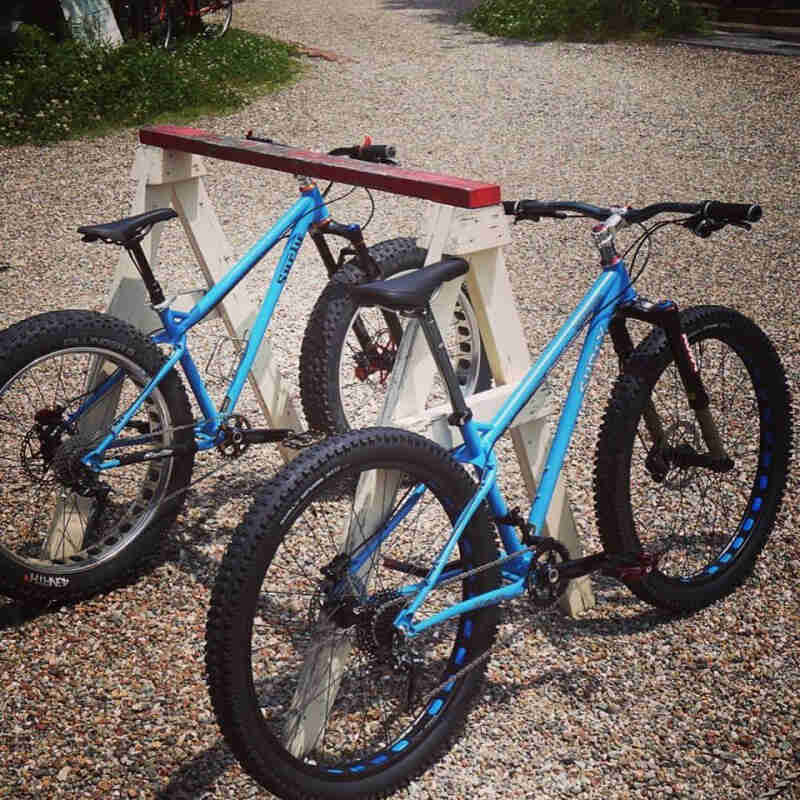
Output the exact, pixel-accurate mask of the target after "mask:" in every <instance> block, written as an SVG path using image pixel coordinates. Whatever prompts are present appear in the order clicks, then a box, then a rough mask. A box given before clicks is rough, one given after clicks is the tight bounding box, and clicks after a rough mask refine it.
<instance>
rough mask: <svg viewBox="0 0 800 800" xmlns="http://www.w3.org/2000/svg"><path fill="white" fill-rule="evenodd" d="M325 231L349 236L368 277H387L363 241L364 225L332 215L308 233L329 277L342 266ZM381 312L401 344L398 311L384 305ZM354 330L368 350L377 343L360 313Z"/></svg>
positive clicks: (392, 336)
mask: <svg viewBox="0 0 800 800" xmlns="http://www.w3.org/2000/svg"><path fill="white" fill-rule="evenodd" d="M326 233H329V234H332V235H333V236H341V237H342V238H343V239H347V241H348V242H350V244H351V245H352V246H353V251H352V252H353V253H354V254H355V256H356V258H357V259H358V263H359V265H360V267H361V269H362V271H363V272H364V274H365V275H366V276H367V279H368V280H370V281H375V280H380V279H381V278H384V277H386V276H385V275H384V274H383V273H382V272H381V269H380V266H379V265H378V264H377V262H376V261H375V259H374V258H373V257H372V256H371V255H370V253H369V249H368V248H367V245H366V242H365V241H364V236H363V234H362V231H361V227H360V226H358V225H341V224H340V223H338V222H334V221H333V220H332V219H330V217H329V218H327V219H325V220H322V222H319V223H317V224H316V225H312V226H311V228H309V235H310V236H311V240H312V241H313V242H314V244H315V245H316V248H317V251H318V252H319V255H320V258H321V259H322V263H323V264H325V269H327V271H328V277H329V278H330V277H333V274H334V273H335V272H336V271H337V270H338V269H339V267H340V266H341V264H339V263H337V262H336V260H335V259H334V257H333V253H331V249H330V247H328V243H327V242H326V241H325V234H326ZM381 313H382V314H383V319H384V321H385V322H386V327H387V328H388V329H389V334H390V336H391V339H392V342H394V344H395V346H399V344H400V339H402V337H403V326H402V325H401V324H400V320H399V318H398V316H397V314H395V313H393V312H391V311H386V310H385V309H381ZM353 332H354V333H355V335H356V338H357V339H358V344H359V346H360V347H361V349H362V350H363V351H364V352H369V351H370V350H371V349H372V348H373V347H374V342H373V341H372V337H371V336H370V335H369V331H368V330H367V328H366V326H365V325H364V323H363V321H362V320H361V316H360V315H359V316H358V317H357V318H356V319H355V321H354V322H353Z"/></svg>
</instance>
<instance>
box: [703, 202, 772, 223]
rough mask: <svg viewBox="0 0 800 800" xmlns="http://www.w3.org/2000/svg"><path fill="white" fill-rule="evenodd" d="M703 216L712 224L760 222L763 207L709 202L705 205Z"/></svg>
mask: <svg viewBox="0 0 800 800" xmlns="http://www.w3.org/2000/svg"><path fill="white" fill-rule="evenodd" d="M703 216H704V217H705V218H706V219H707V220H709V221H711V222H758V221H759V220H760V219H761V206H758V205H755V204H753V205H749V204H747V203H720V202H719V201H717V200H709V201H708V202H707V203H705V204H704V207H703Z"/></svg>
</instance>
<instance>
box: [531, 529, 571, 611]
mask: <svg viewBox="0 0 800 800" xmlns="http://www.w3.org/2000/svg"><path fill="white" fill-rule="evenodd" d="M533 553H534V555H533V559H532V561H531V565H530V567H529V569H528V575H527V577H526V578H525V585H526V588H527V590H528V599H529V600H530V601H531V603H533V605H534V606H536V607H537V608H548V607H550V606H552V605H553V604H554V603H556V602H557V601H558V599H559V598H560V597H561V595H562V594H564V592H565V591H566V588H567V584H568V583H569V580H568V579H567V578H564V577H563V576H562V575H561V574H560V573H559V571H558V566H557V565H558V564H559V563H561V562H563V561H569V559H570V554H569V550H567V548H566V547H565V546H564V545H563V544H561V542H559V541H558V540H556V539H549V538H548V539H542V541H541V542H540V543H539V544H537V546H536V549H535V550H534V551H533Z"/></svg>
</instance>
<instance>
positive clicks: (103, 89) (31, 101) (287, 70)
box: [0, 25, 300, 145]
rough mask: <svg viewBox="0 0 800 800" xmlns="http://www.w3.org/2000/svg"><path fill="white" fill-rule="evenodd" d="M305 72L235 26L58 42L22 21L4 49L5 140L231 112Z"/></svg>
mask: <svg viewBox="0 0 800 800" xmlns="http://www.w3.org/2000/svg"><path fill="white" fill-rule="evenodd" d="M299 70H300V62H299V61H298V59H297V58H296V52H295V49H294V48H293V47H291V46H290V45H286V44H283V43H282V42H276V41H273V40H271V39H266V38H264V37H261V36H255V35H253V34H250V33H245V32H244V31H239V30H231V31H228V33H227V35H225V36H223V37H222V38H219V39H212V40H206V39H203V38H201V37H193V38H188V39H185V40H183V41H180V42H179V43H178V45H177V46H176V47H175V48H174V49H172V50H164V49H161V48H158V47H154V46H152V45H151V44H149V43H147V42H145V41H132V42H126V43H125V44H123V45H122V46H120V47H117V48H113V47H110V46H107V45H98V44H87V43H84V42H80V41H76V40H66V41H63V42H60V43H56V41H55V40H54V39H53V38H52V37H51V36H49V35H48V34H46V33H44V32H43V31H41V30H40V29H38V28H35V27H32V26H26V25H22V26H20V28H19V31H18V35H17V38H16V43H15V46H14V48H13V49H11V50H8V51H6V52H4V53H0V144H3V145H17V144H25V143H33V144H45V143H48V142H54V141H58V140H61V139H71V138H75V137H77V136H85V135H97V134H100V133H103V132H106V131H108V130H110V129H117V128H124V127H130V126H135V125H141V124H144V123H149V122H154V121H157V120H158V118H159V117H160V116H163V115H169V118H170V119H171V120H182V121H184V120H188V119H191V118H192V117H196V116H199V115H201V114H209V113H215V114H220V113H229V112H231V111H235V110H236V109H238V108H242V107H243V106H244V105H246V104H247V103H248V102H249V98H250V96H251V95H255V94H260V93H263V92H265V91H269V90H271V89H274V88H276V87H278V86H280V85H282V84H284V83H286V82H288V81H290V80H292V79H293V78H294V77H295V75H296V74H297V73H298V71H299Z"/></svg>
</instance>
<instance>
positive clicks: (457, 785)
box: [0, 0, 800, 800]
mask: <svg viewBox="0 0 800 800" xmlns="http://www.w3.org/2000/svg"><path fill="white" fill-rule="evenodd" d="M464 6H465V3H464V2H461V3H452V2H451V3H445V2H443V0H346V2H339V3H336V4H331V3H323V2H320V1H319V0H305V1H304V2H303V3H297V2H290V1H289V0H269V1H268V0H247V2H244V3H242V4H239V5H237V7H236V17H237V21H238V24H240V25H242V26H243V27H246V28H248V29H250V30H255V31H266V32H268V33H270V34H273V35H275V36H278V37H281V38H284V39H288V40H292V41H297V42H301V43H303V44H304V45H307V46H309V47H312V48H318V49H320V50H323V51H326V52H329V53H335V54H337V55H338V56H339V58H338V59H337V60H326V59H324V58H309V59H307V63H306V71H305V74H304V76H303V77H302V79H301V80H299V81H298V82H297V83H296V84H294V85H293V86H291V87H289V88H287V89H285V90H283V91H281V92H280V93H278V94H276V95H271V96H268V97H263V98H260V99H257V100H255V101H254V102H253V104H252V105H251V106H249V107H248V108H247V109H246V110H245V111H243V112H241V113H239V114H236V115H232V116H229V117H224V118H214V119H204V120H200V121H199V123H198V125H199V126H202V127H208V128H210V129H213V130H215V131H218V132H221V133H232V134H239V133H241V132H243V131H244V130H246V129H248V128H251V127H252V128H256V129H259V130H262V131H264V132H265V133H268V134H269V135H270V136H273V137H275V138H276V139H278V140H279V141H291V142H295V143H298V144H304V145H307V146H309V147H311V148H315V149H327V148H329V147H331V146H335V145H341V144H346V143H349V142H353V141H356V140H357V137H359V136H361V135H362V134H363V133H365V132H369V133H371V134H372V136H373V138H374V139H375V140H376V141H384V142H393V143H395V144H397V145H398V149H399V152H400V154H401V159H402V161H403V163H404V164H407V165H418V166H421V167H425V168H428V169H432V170H439V171H442V172H447V173H450V174H456V175H464V176H468V177H471V178H476V179H484V180H492V181H497V182H499V183H500V184H501V185H502V186H503V192H504V196H505V197H506V198H513V197H519V196H525V197H540V198H572V199H585V200H588V201H596V202H600V203H602V202H613V201H616V202H630V203H632V204H634V205H644V204H646V203H649V202H655V201H657V200H668V199H671V200H703V199H708V198H717V199H723V200H733V201H758V202H760V203H761V204H762V205H763V207H764V209H765V216H764V221H763V222H762V223H760V224H759V225H757V226H756V227H755V229H754V230H753V232H752V233H750V234H744V233H743V232H741V231H737V230H733V229H729V230H727V231H725V232H723V233H722V234H720V235H717V236H716V237H715V238H713V239H711V240H709V241H704V242H701V241H700V240H698V239H695V238H691V237H689V235H688V234H681V233H680V232H677V231H676V232H674V235H673V233H670V232H668V233H665V234H663V235H662V236H661V237H660V238H658V239H657V241H656V247H655V248H654V253H653V258H652V259H651V262H650V265H649V267H648V270H647V271H646V273H645V274H644V276H643V278H642V280H641V290H642V292H643V293H644V294H645V295H648V296H652V297H674V298H675V299H676V300H678V301H679V302H680V303H681V304H682V305H691V304H693V303H697V302H721V303H725V304H728V305H731V306H734V307H736V308H738V309H739V310H741V311H742V312H744V313H746V314H749V315H751V316H753V317H755V318H756V319H758V320H759V322H760V323H761V324H762V326H763V327H764V328H765V329H766V330H767V332H768V333H769V334H770V336H771V337H772V338H773V340H774V342H775V343H776V345H777V347H778V348H779V350H780V353H781V355H782V358H783V359H784V363H785V366H786V369H787V372H788V374H789V379H790V383H791V386H792V390H793V393H794V396H795V397H797V396H798V390H799V389H800V386H798V383H800V333H798V322H800V312H799V311H798V308H799V306H798V297H799V296H800V278H798V271H797V269H796V266H795V264H794V258H793V257H794V253H795V250H796V246H797V243H798V241H800V222H798V216H799V215H800V189H799V188H798V186H800V184H798V180H797V178H798V163H800V150H799V149H798V144H797V143H798V134H799V133H800V131H799V130H798V120H799V119H800V79H799V78H798V71H797V61H796V60H794V59H791V58H780V57H773V56H760V55H745V54H737V53H731V52H722V51H710V50H700V49H691V48H688V47H684V46H679V45H670V46H659V45H646V46H645V45H638V44H610V45H585V44H541V45H532V44H524V43H519V42H511V41H498V40H492V39H489V38H487V37H484V36H482V35H479V34H476V33H474V32H472V31H471V30H469V29H467V28H465V27H463V26H461V25H459V24H457V21H456V19H455V15H454V13H453V12H454V11H456V10H460V9H461V7H464ZM456 7H457V8H456ZM332 8H335V9H336V13H335V14H334V15H332V14H331V9H332ZM135 146H136V131H135V130H128V131H123V132H121V133H119V134H115V135H113V136H108V137H104V138H101V139H96V140H92V141H77V142H67V143H63V144H60V145H57V146H53V147H47V148H32V147H22V148H17V149H13V150H5V149H0V178H2V186H3V189H4V191H3V192H2V195H0V325H3V326H4V325H7V324H10V323H12V322H15V321H17V320H19V319H22V318H24V317H26V316H28V315H30V314H32V313H35V312H40V311H44V310H47V309H54V308H59V307H63V306H66V305H68V306H71V307H75V308H80V307H87V308H95V309H101V308H103V306H104V296H105V294H106V292H107V291H108V289H109V286H110V281H111V276H112V274H113V269H114V264H115V254H114V253H112V252H111V251H110V249H109V248H104V247H101V246H87V245H83V244H81V243H80V242H79V237H78V236H77V235H76V234H75V228H76V227H77V226H78V225H80V224H83V223H87V222H90V221H103V220H106V219H110V218H114V217H116V216H122V215H124V214H125V213H126V212H127V209H128V208H129V206H130V202H131V197H132V189H133V187H132V184H131V182H130V180H129V172H130V166H131V164H132V163H133V155H134V148H135ZM207 167H208V170H209V178H208V186H209V191H210V194H211V197H212V198H213V201H214V203H215V206H216V208H217V210H218V212H219V215H220V219H221V220H222V223H223V226H224V228H225V231H226V233H227V234H228V237H229V239H230V241H231V243H232V244H233V247H234V249H235V250H236V252H237V253H241V252H243V249H244V248H245V247H246V245H247V244H248V243H249V242H250V241H252V240H253V239H254V237H255V235H256V234H257V232H258V231H261V230H263V229H265V227H266V225H267V224H268V221H269V220H271V219H273V218H274V216H275V214H276V213H277V212H278V211H279V209H282V208H283V207H285V204H286V202H287V197H289V196H292V194H293V192H294V184H293V181H292V180H291V178H290V177H289V176H286V175H283V174H279V173H267V172H264V171H258V170H253V169H246V168H240V167H236V166H232V165H229V164H222V163H214V162H208V163H207ZM336 210H337V214H338V217H339V218H340V219H342V220H348V221H349V220H351V219H361V218H363V217H364V216H366V214H367V213H368V204H367V203H366V201H365V200H363V194H362V195H361V196H354V197H353V198H350V199H348V200H347V201H343V202H342V203H341V204H339V205H338V207H337V209H336ZM420 210H421V206H420V204H418V203H417V201H409V200H405V199H401V198H394V197H390V196H385V195H381V196H378V209H377V212H376V214H375V218H374V220H373V222H372V224H371V226H370V228H369V230H368V238H369V241H372V242H375V241H379V240H380V239H383V238H387V237H390V236H394V235H401V234H406V235H408V234H412V233H413V232H414V231H415V229H416V224H417V221H418V219H419V214H420ZM174 227H175V231H173V232H172V233H171V234H169V235H166V236H165V240H164V245H163V250H162V256H163V259H164V264H163V265H162V266H161V267H159V272H158V274H159V275H160V276H166V279H167V282H168V283H171V284H174V285H177V286H186V285H187V283H188V285H192V281H194V278H193V277H192V276H193V275H194V268H193V267H192V266H191V264H192V257H191V254H190V253H189V251H188V249H187V248H186V246H185V244H184V243H183V242H182V241H181V236H180V235H178V233H177V227H178V226H174ZM593 260H594V256H593V253H592V250H591V249H590V246H589V241H588V230H587V226H586V225H585V224H582V223H554V222H549V223H542V224H540V225H533V224H530V225H520V226H517V227H516V228H515V229H514V242H513V245H512V246H511V247H510V248H509V251H508V263H509V267H510V270H511V274H512V279H513V284H514V287H515V291H516V292H517V296H518V300H519V305H520V307H521V309H522V315H523V322H524V325H525V328H526V334H527V335H528V337H529V344H530V347H531V349H532V350H536V349H537V348H538V347H539V346H541V345H542V344H543V343H544V342H545V341H546V340H547V338H548V336H549V334H551V333H552V331H553V330H554V328H555V326H556V324H557V321H558V320H559V319H560V317H561V315H562V314H563V312H564V311H565V310H566V309H568V308H569V307H570V306H571V305H572V304H573V303H574V302H575V301H576V300H577V299H578V298H579V296H580V295H581V294H582V291H583V289H584V287H585V286H586V285H587V284H588V282H589V280H590V273H589V272H588V271H587V270H586V269H585V268H584V267H582V266H581V265H585V264H587V263H590V261H592V262H593ZM298 264H299V266H298V269H299V270H300V273H301V275H302V276H303V277H302V278H301V279H299V280H296V281H295V282H294V284H292V287H290V296H289V298H288V300H287V301H286V302H284V303H283V304H282V307H281V310H280V312H279V315H278V319H277V323H276V329H277V336H276V337H275V340H276V342H277V343H278V344H279V347H278V349H279V351H280V353H281V354H282V358H283V362H282V363H283V364H284V368H285V372H286V377H287V379H288V380H290V381H294V382H295V384H296V377H295V372H296V368H295V366H294V365H295V362H296V351H297V346H298V341H299V337H300V335H301V333H302V329H303V326H304V323H305V318H306V314H307V312H308V310H309V309H310V304H311V303H312V302H313V299H314V298H315V297H316V295H317V294H318V293H319V291H320V289H321V288H322V283H323V282H322V274H321V270H320V268H319V266H318V265H317V264H316V262H315V260H314V259H313V257H312V254H311V251H310V249H307V250H306V251H304V252H303V253H301V258H300V259H299V261H298ZM252 283H253V284H255V289H253V290H252V291H253V292H254V293H255V294H256V295H257V294H258V290H259V287H260V286H261V285H263V280H262V281H260V280H259V279H258V278H256V279H255V280H254V281H252ZM612 361H613V359H612V358H610V357H607V358H606V359H605V363H603V364H602V365H601V368H600V369H599V370H598V381H597V384H596V385H595V386H594V387H593V389H592V391H591V393H590V396H589V397H588V400H587V406H586V412H585V414H584V417H583V419H582V422H581V426H580V429H579V431H578V433H577V435H576V439H575V444H574V447H573V450H572V456H571V458H570V461H569V464H568V466H567V483H568V487H569V492H570V496H571V499H572V502H573V506H574V508H575V511H576V514H577V517H578V525H579V528H580V531H581V535H582V537H583V540H584V543H585V545H586V547H587V548H592V547H594V546H595V545H596V537H595V534H594V521H593V513H592V510H591V509H592V505H591V497H590V494H589V490H590V474H591V461H592V458H591V453H592V452H593V446H594V431H595V430H596V426H597V422H598V419H599V416H600V414H601V412H602V408H603V405H604V403H605V398H606V397H607V394H608V389H609V386H610V382H611V380H612V379H613V364H612ZM554 385H555V388H556V389H559V388H561V387H562V385H563V375H561V373H559V375H557V376H556V378H555V381H554ZM795 415H796V416H797V404H796V401H795ZM278 463H279V461H278V459H277V457H276V456H275V454H274V453H272V452H267V451H262V453H261V454H260V455H259V456H258V457H257V458H256V459H255V460H253V461H248V462H240V463H239V464H237V465H236V467H235V468H234V469H233V470H232V471H231V475H230V477H228V478H224V479H217V480H216V481H215V480H214V479H212V480H211V481H210V482H209V483H207V484H205V485H201V487H200V491H198V492H196V493H193V494H192V496H191V497H190V500H189V507H188V510H187V512H186V513H185V514H184V515H183V516H182V517H181V519H180V521H179V523H178V524H177V525H176V526H175V528H174V531H173V534H172V535H171V536H170V537H169V538H168V540H167V541H166V542H165V545H164V548H163V552H162V553H161V555H160V557H159V559H158V561H157V563H156V564H155V566H154V568H153V569H152V570H151V571H149V572H148V573H147V574H146V575H145V576H144V577H142V578H141V579H140V580H139V581H138V582H136V583H135V584H133V585H130V586H127V587H125V588H122V589H119V590H117V591H114V592H112V593H109V594H107V595H106V596H103V597H98V598H96V599H93V600H91V601H87V602H82V603H79V604H76V605H73V606H70V607H66V608H62V609H60V610H53V611H50V612H48V613H43V614H41V615H38V616H36V615H32V614H28V613H26V612H25V611H24V610H23V609H20V608H19V607H18V606H17V605H16V604H14V603H11V602H10V601H2V600H0V629H2V634H0V637H1V638H0V682H2V685H3V686H5V690H4V692H3V695H2V699H0V720H2V722H1V723H0V765H1V766H0V797H13V798H43V797H48V798H50V797H52V798H117V797H124V798H154V797H155V798H212V797H213V798H230V797H241V798H245V797H257V796H266V793H264V792H262V791H261V790H260V789H259V787H258V786H257V785H256V784H255V783H254V782H253V781H252V780H250V779H249V778H248V777H247V776H246V775H245V774H244V773H243V772H242V771H241V770H240V768H239V767H238V765H237V764H236V762H235V760H234V759H233V758H232V756H231V754H230V753H229V751H228V750H227V748H226V747H225V745H224V743H223V742H222V740H221V738H220V735H219V731H218V728H217V726H216V723H215V720H214V717H213V714H212V712H211V708H210V705H209V702H208V699H207V694H206V689H205V685H204V681H203V666H202V659H203V639H204V623H205V614H206V606H207V603H208V598H209V591H210V587H211V585H212V583H213V580H214V574H215V570H216V565H217V563H218V560H219V558H220V556H221V553H222V552H223V550H224V548H225V546H226V544H227V542H228V541H229V538H230V535H231V532H232V530H233V528H234V527H235V525H236V523H237V520H238V519H239V518H240V516H241V513H242V511H243V510H244V508H246V506H247V504H248V500H249V496H250V494H251V493H252V490H253V488H254V487H255V486H256V485H257V483H258V482H259V481H260V480H262V479H263V476H264V474H268V473H269V472H270V471H271V470H274V469H275V468H276V467H277V466H278ZM507 483H508V485H509V488H510V490H511V492H512V493H514V492H517V493H518V492H519V488H518V481H517V479H516V476H515V474H514V473H513V471H512V473H511V475H510V477H509V478H508V480H507ZM797 522H798V493H797V481H796V480H793V481H792V483H791V484H790V486H789V490H788V494H787V499H786V502H785V504H784V510H783V512H782V514H781V516H780V518H779V521H778V525H777V526H776V528H775V530H774V532H773V534H772V538H771V540H770V543H769V546H768V547H767V550H766V552H765V553H764V555H763V556H762V558H761V559H760V561H759V562H758V565H757V568H756V570H755V574H754V576H753V577H752V578H751V579H750V580H749V581H748V582H747V584H746V585H745V587H744V588H742V589H740V590H739V591H738V592H736V593H735V594H734V595H733V596H731V597H729V598H728V599H726V600H725V601H723V602H721V603H719V604H717V605H716V606H714V607H712V608H710V609H708V610H706V611H703V612H701V613H699V614H697V615H695V616H693V617H691V618H689V619H676V618H669V617H666V616H664V615H662V614H659V613H656V612H654V611H653V610H652V609H650V608H649V607H647V606H645V605H644V604H642V603H640V602H639V601H637V600H635V599H634V598H633V597H632V595H630V594H629V593H628V592H627V591H626V590H624V588H622V587H620V586H618V585H616V584H613V583H611V582H606V581H604V580H595V581H594V589H595V593H596V596H597V600H598V604H597V606H596V608H594V609H593V610H591V611H590V612H587V613H586V614H584V615H583V616H582V617H581V618H580V619H577V620H576V619H568V618H565V617H563V616H561V615H560V614H559V613H557V612H550V613H545V614H539V615H537V616H534V615H531V614H528V612H527V611H526V610H525V609H524V608H523V607H522V606H520V607H519V608H514V609H512V611H513V613H512V614H510V615H508V616H507V619H508V620H509V623H508V625H509V628H508V630H511V629H513V630H515V631H516V632H517V638H516V641H515V644H514V645H513V647H511V648H508V649H505V650H503V651H499V652H498V653H497V654H496V656H495V657H494V658H493V660H492V662H491V665H490V668H489V671H488V680H487V683H486V687H485V690H484V693H483V697H482V701H481V702H480V704H479V705H478V707H477V708H476V710H475V711H474V712H473V713H472V715H471V717H470V721H469V724H468V726H467V728H466V731H465V734H464V736H463V737H462V739H461V740H460V741H459V743H458V744H457V745H456V746H454V747H453V749H452V750H451V752H450V753H449V754H448V755H446V756H445V757H444V758H443V759H442V760H441V762H440V763H439V764H438V765H436V766H435V767H434V768H432V769H431V770H429V771H428V772H427V773H426V774H425V775H424V776H422V777H421V778H420V779H419V780H418V781H416V782H415V783H413V784H412V785H411V786H409V788H408V789H407V790H405V791H404V792H401V793H400V796H403V797H438V796H453V797H467V796H470V797H496V796H508V797H531V798H533V797H536V798H609V799H610V798H620V799H621V798H662V797H682V798H683V797H686V798H690V797H691V798H704V799H708V800H711V799H712V798H713V799H714V800H716V799H717V798H772V797H781V798H800V725H799V724H798V719H799V717H798V710H799V709H798V695H799V694H800V669H799V665H798V652H799V650H798V645H799V644H800V604H798V596H797V589H798V577H799V576H800V547H799V546H798V544H797V539H796V538H795V527H796V524H797ZM506 632H507V631H506Z"/></svg>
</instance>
